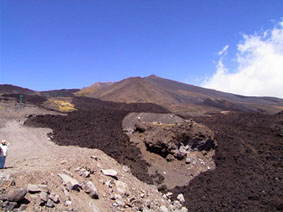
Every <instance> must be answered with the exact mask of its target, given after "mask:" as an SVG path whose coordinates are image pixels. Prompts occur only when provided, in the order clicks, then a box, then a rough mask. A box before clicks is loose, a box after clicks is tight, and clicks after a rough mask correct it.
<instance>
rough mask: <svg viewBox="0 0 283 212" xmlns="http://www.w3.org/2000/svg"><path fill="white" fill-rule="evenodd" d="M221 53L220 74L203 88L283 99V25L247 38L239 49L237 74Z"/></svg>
mask: <svg viewBox="0 0 283 212" xmlns="http://www.w3.org/2000/svg"><path fill="white" fill-rule="evenodd" d="M228 47H229V46H228V45H226V46H225V47H224V48H223V49H222V50H221V51H219V53H218V54H219V56H220V59H219V60H218V63H217V66H216V69H217V70H216V72H215V73H214V74H213V76H212V77H211V78H209V79H208V80H206V81H205V82H203V84H202V86H204V87H206V88H213V89H217V90H222V91H225V92H231V93H237V94H242V95H253V96H275V97H280V98H283V21H282V22H280V23H279V24H277V25H276V26H274V27H273V28H272V29H270V30H266V31H264V32H261V33H257V34H253V35H243V41H242V42H240V43H239V44H238V45H237V54H236V56H235V60H236V62H237V67H236V70H229V69H228V68H227V67H226V66H225V64H224V62H223V58H224V57H225V55H226V51H227V50H228Z"/></svg>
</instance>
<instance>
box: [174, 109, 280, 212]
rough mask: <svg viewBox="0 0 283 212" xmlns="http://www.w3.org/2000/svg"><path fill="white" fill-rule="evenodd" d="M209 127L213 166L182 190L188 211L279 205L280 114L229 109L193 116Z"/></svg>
mask: <svg viewBox="0 0 283 212" xmlns="http://www.w3.org/2000/svg"><path fill="white" fill-rule="evenodd" d="M195 120H197V121H198V122H200V123H203V124H205V125H206V126H208V127H210V129H212V130H213V131H214V132H215V137H216V139H217V141H218V147H217V149H216V152H215V157H214V159H215V163H216V169H214V170H211V171H208V172H204V173H201V174H200V175H199V176H197V177H196V178H194V179H193V180H192V181H191V182H190V184H189V185H187V186H182V187H176V188H175V189H173V190H172V192H173V193H176V194H177V193H178V192H182V193H183V194H184V196H185V199H186V206H187V207H188V209H189V211H282V210H283V178H282V173H283V149H282V147H283V113H282V112H281V113H278V114H276V115H264V114H259V113H230V114H228V115H214V116H211V117H206V118H204V117H201V118H197V119H195Z"/></svg>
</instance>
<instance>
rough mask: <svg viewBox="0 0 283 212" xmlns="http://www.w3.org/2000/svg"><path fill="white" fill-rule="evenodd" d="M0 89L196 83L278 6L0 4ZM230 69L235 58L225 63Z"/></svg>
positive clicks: (170, 0)
mask: <svg viewBox="0 0 283 212" xmlns="http://www.w3.org/2000/svg"><path fill="white" fill-rule="evenodd" d="M0 7H1V28H0V30H1V31H0V33H1V34H0V36H1V37H0V39H1V40H0V47H1V52H0V53H1V54H0V83H1V84H3V83H8V84H15V85H19V86H23V87H28V88H31V89H35V90H48V89H59V88H81V87H84V86H87V85H90V84H92V83H94V82H98V81H117V80H121V79H123V78H126V77H130V76H147V75H150V74H155V75H159V76H161V77H165V78H170V79H174V80H178V81H183V82H187V83H191V84H200V83H201V81H202V80H203V79H205V78H206V77H209V76H211V75H213V73H214V72H215V70H216V68H215V66H216V61H217V60H218V59H219V55H218V54H217V52H219V51H220V50H221V49H222V48H223V47H224V46H225V45H229V46H230V48H229V51H230V52H229V54H228V55H227V56H226V58H225V60H229V55H233V54H235V53H236V47H237V46H236V45H237V44H238V43H239V41H240V40H241V39H242V34H243V33H244V34H252V33H254V32H256V31H264V30H266V29H268V28H271V27H272V26H273V25H274V22H278V21H279V20H280V18H281V17H282V16H283V1H282V0H83V1H79V0H57V1H51V0H40V1H39V0H25V1H24V0H1V1H0ZM226 66H228V67H233V60H232V58H231V60H230V63H228V64H226Z"/></svg>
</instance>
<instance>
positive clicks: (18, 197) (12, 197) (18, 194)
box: [7, 188, 27, 202]
mask: <svg viewBox="0 0 283 212" xmlns="http://www.w3.org/2000/svg"><path fill="white" fill-rule="evenodd" d="M26 194H27V190H26V189H23V188H21V189H14V190H11V191H9V192H8V194H7V200H8V201H9V202H20V201H22V200H24V198H25V196H26Z"/></svg>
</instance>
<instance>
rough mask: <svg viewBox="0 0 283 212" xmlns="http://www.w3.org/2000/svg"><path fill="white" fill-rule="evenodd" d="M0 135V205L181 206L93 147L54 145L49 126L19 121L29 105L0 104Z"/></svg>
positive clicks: (98, 208)
mask: <svg viewBox="0 0 283 212" xmlns="http://www.w3.org/2000/svg"><path fill="white" fill-rule="evenodd" d="M0 112H1V128H0V136H1V138H5V139H7V140H8V141H9V142H10V149H9V155H8V157H7V163H6V169H3V170H1V177H0V179H1V180H0V189H1V190H0V191H1V195H0V199H1V200H0V207H2V209H3V210H15V211H16V210H22V211H23V210H25V211H139V210H143V211H186V209H185V208H184V207H183V206H182V203H183V201H184V200H183V198H182V195H181V196H180V197H179V199H180V201H175V202H172V201H171V200H169V199H168V197H169V196H170V195H171V194H170V193H169V194H168V197H167V196H163V194H161V193H160V192H158V190H157V188H156V187H155V186H150V185H148V184H146V183H144V182H141V181H140V180H138V179H137V178H136V177H134V176H133V175H132V173H131V170H130V169H129V168H128V167H127V166H124V165H122V164H119V163H118V162H117V161H116V160H114V159H113V158H111V157H109V156H108V155H106V154H105V153H104V152H102V151H100V150H98V149H89V148H82V147H76V146H58V145H56V144H54V143H53V142H51V141H50V138H48V136H47V134H48V133H50V132H51V129H47V128H33V127H29V126H24V125H23V123H24V121H25V120H26V117H27V115H28V114H38V115H39V114H41V115H43V114H48V113H49V114H50V113H51V114H52V115H55V114H57V115H58V113H55V112H50V111H47V110H45V109H40V108H37V107H34V106H32V105H26V106H25V107H23V108H19V107H18V105H17V104H14V106H13V104H11V103H10V102H9V103H2V104H1V110H0Z"/></svg>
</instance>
